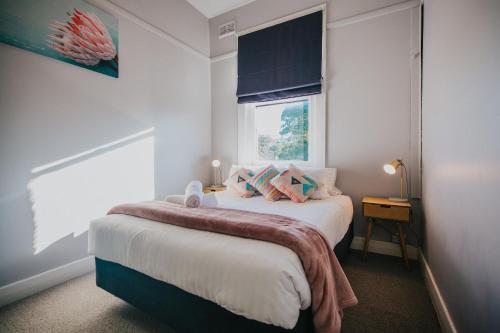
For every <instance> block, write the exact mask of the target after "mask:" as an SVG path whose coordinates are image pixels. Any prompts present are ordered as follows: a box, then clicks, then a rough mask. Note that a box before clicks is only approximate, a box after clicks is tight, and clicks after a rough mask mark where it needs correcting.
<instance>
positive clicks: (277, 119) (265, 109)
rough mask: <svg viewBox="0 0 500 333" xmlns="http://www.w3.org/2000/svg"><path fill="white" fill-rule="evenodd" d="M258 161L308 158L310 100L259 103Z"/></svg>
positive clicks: (256, 111) (256, 117)
mask: <svg viewBox="0 0 500 333" xmlns="http://www.w3.org/2000/svg"><path fill="white" fill-rule="evenodd" d="M254 113H255V115H254V117H255V137H256V139H257V156H256V157H257V159H258V160H259V161H280V160H285V161H295V160H296V161H306V162H307V161H309V100H307V99H306V100H301V101H294V102H285V103H274V104H268V105H265V104H264V105H257V106H256V107H255V110H254Z"/></svg>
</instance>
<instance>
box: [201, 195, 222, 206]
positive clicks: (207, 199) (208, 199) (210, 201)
mask: <svg viewBox="0 0 500 333" xmlns="http://www.w3.org/2000/svg"><path fill="white" fill-rule="evenodd" d="M217 204H218V203H217V197H216V196H215V193H206V194H205V195H204V196H203V200H202V201H201V205H200V207H203V208H217Z"/></svg>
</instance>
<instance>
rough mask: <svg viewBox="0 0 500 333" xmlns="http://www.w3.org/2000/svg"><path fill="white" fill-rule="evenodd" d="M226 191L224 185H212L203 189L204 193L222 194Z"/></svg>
mask: <svg viewBox="0 0 500 333" xmlns="http://www.w3.org/2000/svg"><path fill="white" fill-rule="evenodd" d="M225 190H226V187H225V186H224V185H222V186H220V185H219V186H215V185H210V186H205V187H203V193H210V192H220V191H225Z"/></svg>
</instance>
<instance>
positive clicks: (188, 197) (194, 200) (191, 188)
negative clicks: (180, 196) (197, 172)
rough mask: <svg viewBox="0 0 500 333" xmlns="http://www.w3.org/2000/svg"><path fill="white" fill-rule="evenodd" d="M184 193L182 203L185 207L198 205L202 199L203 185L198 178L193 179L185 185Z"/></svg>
mask: <svg viewBox="0 0 500 333" xmlns="http://www.w3.org/2000/svg"><path fill="white" fill-rule="evenodd" d="M184 195H185V197H184V205H186V207H189V208H196V207H198V206H199V205H200V204H201V201H202V200H203V185H202V184H201V182H200V181H199V180H193V181H192V182H190V183H189V184H188V185H187V186H186V191H185V193H184Z"/></svg>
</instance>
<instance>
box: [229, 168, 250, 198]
mask: <svg viewBox="0 0 500 333" xmlns="http://www.w3.org/2000/svg"><path fill="white" fill-rule="evenodd" d="M253 175H254V173H253V171H252V170H249V169H246V168H241V169H238V170H236V172H234V173H233V174H232V175H231V177H230V178H229V188H230V189H232V190H233V191H235V192H236V193H238V194H239V195H240V196H242V197H245V198H249V197H251V196H253V195H254V194H255V189H254V188H253V187H252V185H250V183H249V180H250V178H252V176H253Z"/></svg>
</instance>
